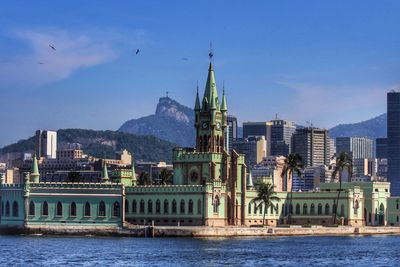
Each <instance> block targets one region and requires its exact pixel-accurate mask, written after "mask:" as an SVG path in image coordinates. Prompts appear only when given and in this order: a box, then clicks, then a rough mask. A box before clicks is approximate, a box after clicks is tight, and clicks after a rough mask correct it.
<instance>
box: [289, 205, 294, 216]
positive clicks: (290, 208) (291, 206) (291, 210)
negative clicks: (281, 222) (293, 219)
mask: <svg viewBox="0 0 400 267" xmlns="http://www.w3.org/2000/svg"><path fill="white" fill-rule="evenodd" d="M289 214H293V205H292V204H290V205H289Z"/></svg>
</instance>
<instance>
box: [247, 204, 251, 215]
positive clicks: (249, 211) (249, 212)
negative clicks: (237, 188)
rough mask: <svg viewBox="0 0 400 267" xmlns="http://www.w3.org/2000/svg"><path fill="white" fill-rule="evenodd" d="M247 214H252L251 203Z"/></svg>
mask: <svg viewBox="0 0 400 267" xmlns="http://www.w3.org/2000/svg"><path fill="white" fill-rule="evenodd" d="M247 213H248V214H251V203H249V206H248V210H247Z"/></svg>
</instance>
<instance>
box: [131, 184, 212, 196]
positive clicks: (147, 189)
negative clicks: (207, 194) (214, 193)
mask: <svg viewBox="0 0 400 267" xmlns="http://www.w3.org/2000/svg"><path fill="white" fill-rule="evenodd" d="M204 190H205V188H204V186H202V185H160V186H157V185H143V186H133V187H126V188H125V192H126V193H127V194H129V193H154V194H159V193H199V192H200V193H201V192H204Z"/></svg>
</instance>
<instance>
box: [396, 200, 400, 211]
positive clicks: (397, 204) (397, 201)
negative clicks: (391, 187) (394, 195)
mask: <svg viewBox="0 0 400 267" xmlns="http://www.w3.org/2000/svg"><path fill="white" fill-rule="evenodd" d="M396 209H399V200H396Z"/></svg>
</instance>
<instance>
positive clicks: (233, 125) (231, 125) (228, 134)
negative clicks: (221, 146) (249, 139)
mask: <svg viewBox="0 0 400 267" xmlns="http://www.w3.org/2000/svg"><path fill="white" fill-rule="evenodd" d="M236 138H238V136H237V118H236V117H235V116H232V115H228V127H227V131H225V140H226V141H227V144H226V148H227V150H228V151H230V150H232V143H233V140H235V139H236Z"/></svg>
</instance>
